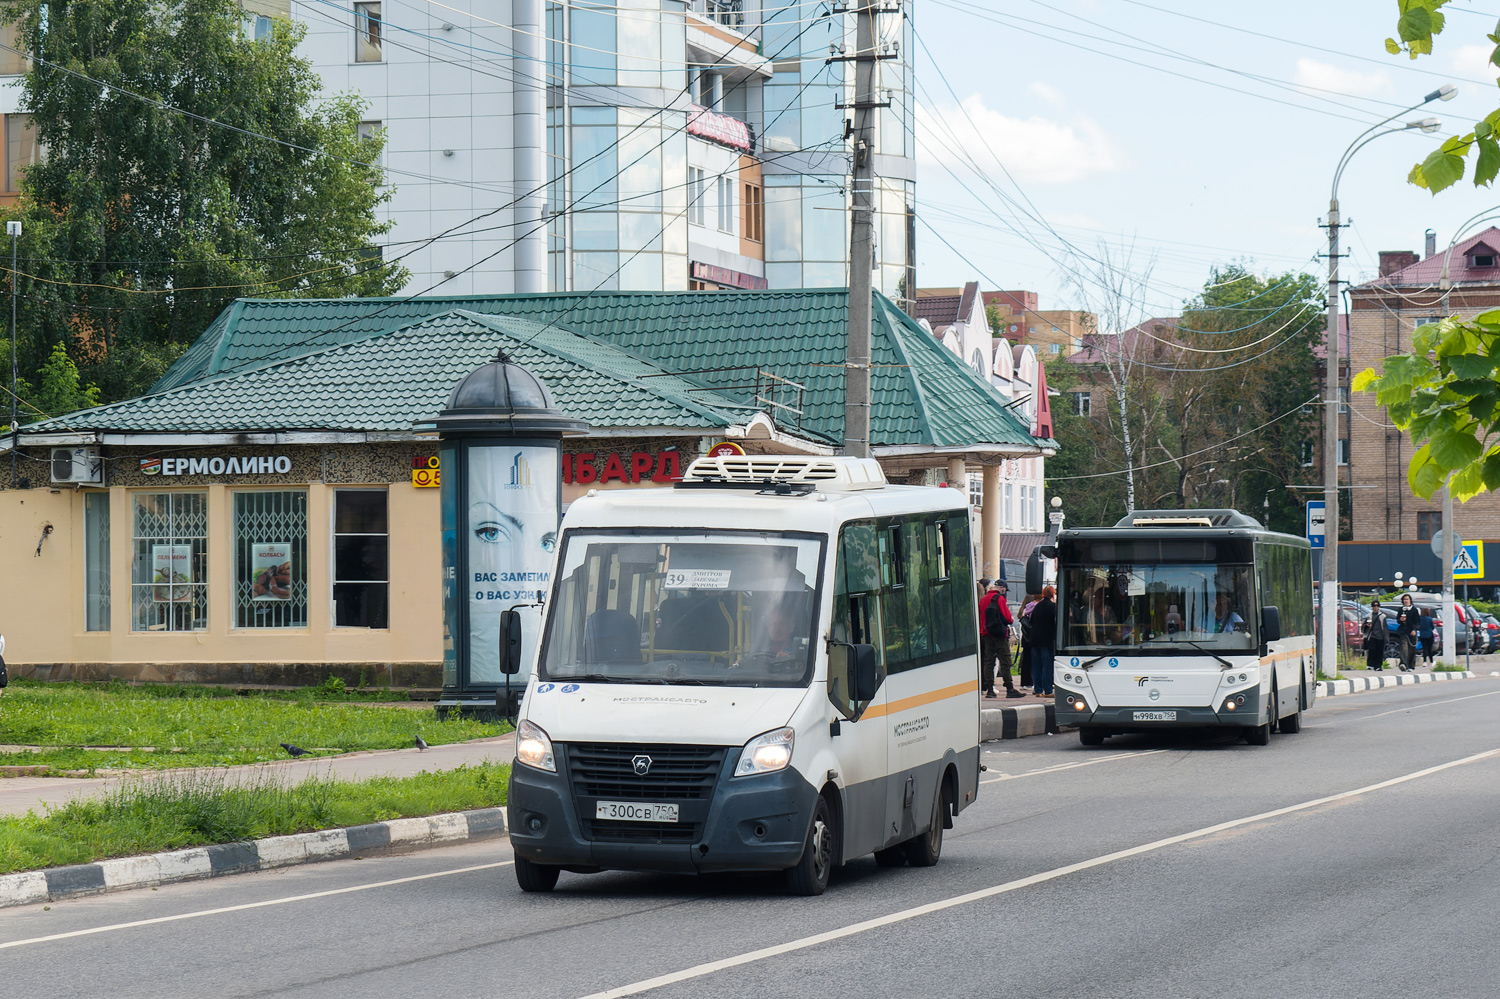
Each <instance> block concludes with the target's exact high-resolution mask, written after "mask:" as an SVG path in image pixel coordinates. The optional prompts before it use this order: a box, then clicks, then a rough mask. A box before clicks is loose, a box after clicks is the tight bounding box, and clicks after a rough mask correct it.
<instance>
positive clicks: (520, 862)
mask: <svg viewBox="0 0 1500 999" xmlns="http://www.w3.org/2000/svg"><path fill="white" fill-rule="evenodd" d="M561 873H562V868H561V867H557V866H555V865H553V864H533V863H532V862H531V861H529V860H527V859H526V858H525V857H517V858H516V884H518V885H520V886H521V890H522V891H535V892H548V891H551V890H552V889H553V888H556V887H557V876H558V875H559V874H561Z"/></svg>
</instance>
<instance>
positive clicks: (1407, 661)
mask: <svg viewBox="0 0 1500 999" xmlns="http://www.w3.org/2000/svg"><path fill="white" fill-rule="evenodd" d="M1396 637H1397V643H1396V655H1397V657H1398V658H1399V659H1400V660H1401V671H1402V672H1403V673H1404V672H1406V671H1407V670H1413V669H1416V668H1417V662H1416V660H1417V608H1416V605H1415V604H1414V603H1412V599H1411V594H1410V593H1403V594H1401V606H1400V607H1398V608H1396Z"/></svg>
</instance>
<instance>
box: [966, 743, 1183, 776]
mask: <svg viewBox="0 0 1500 999" xmlns="http://www.w3.org/2000/svg"><path fill="white" fill-rule="evenodd" d="M1165 752H1166V750H1165V749H1143V750H1140V751H1139V752H1134V753H1117V754H1115V755H1114V756H1095V757H1091V758H1090V759H1087V760H1074V761H1073V762H1071V763H1057V764H1054V765H1052V766H1050V767H1042V768H1041V769H1040V770H1028V771H1026V772H1025V773H1023V774H1000V775H999V776H998V777H989V778H986V779H985V780H982V781H980V782H979V783H981V784H995V783H998V782H999V781H1002V780H1019V779H1020V778H1022V777H1036V776H1037V775H1039V774H1055V773H1057V772H1058V771H1059V770H1072V769H1074V768H1076V767H1091V766H1093V765H1094V764H1095V763H1109V762H1112V761H1114V760H1131V759H1134V758H1136V757H1137V756H1151V755H1153V754H1155V753H1165Z"/></svg>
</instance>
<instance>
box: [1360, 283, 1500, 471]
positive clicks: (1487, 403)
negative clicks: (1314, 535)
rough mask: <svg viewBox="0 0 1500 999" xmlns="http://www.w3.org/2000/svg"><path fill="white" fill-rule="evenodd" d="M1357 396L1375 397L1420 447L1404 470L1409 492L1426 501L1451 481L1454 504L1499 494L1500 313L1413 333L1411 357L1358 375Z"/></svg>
mask: <svg viewBox="0 0 1500 999" xmlns="http://www.w3.org/2000/svg"><path fill="white" fill-rule="evenodd" d="M1354 389H1355V391H1358V392H1365V391H1373V392H1374V393H1375V400H1376V401H1377V402H1378V403H1380V405H1382V406H1385V407H1386V409H1387V411H1388V412H1389V413H1390V417H1391V422H1392V423H1394V424H1395V425H1396V426H1398V427H1400V428H1401V429H1402V430H1405V431H1406V432H1407V433H1408V434H1410V435H1411V439H1412V441H1413V443H1416V442H1421V446H1420V447H1418V448H1417V449H1416V451H1415V452H1414V453H1413V454H1412V457H1411V463H1410V465H1408V466H1407V473H1406V475H1407V481H1408V482H1409V483H1410V484H1411V489H1412V492H1414V493H1416V494H1417V495H1418V496H1421V497H1423V498H1430V497H1431V496H1432V495H1433V493H1435V492H1437V491H1438V490H1439V489H1441V488H1442V487H1443V483H1444V482H1447V481H1448V477H1449V476H1450V475H1451V476H1452V477H1453V478H1452V482H1451V486H1452V488H1453V495H1454V496H1455V497H1456V498H1457V499H1459V500H1469V499H1472V498H1473V497H1475V496H1477V495H1479V494H1480V493H1482V492H1484V491H1486V490H1491V491H1493V490H1497V489H1500V310H1496V311H1491V312H1486V313H1484V314H1483V315H1480V316H1477V317H1475V318H1474V319H1473V320H1471V321H1469V322H1464V321H1462V320H1459V319H1457V318H1449V319H1444V320H1443V321H1442V322H1439V323H1429V324H1427V325H1425V326H1419V327H1417V329H1416V331H1415V332H1413V333H1412V349H1411V353H1409V354H1397V355H1395V356H1394V357H1387V358H1386V359H1385V363H1384V369H1383V371H1382V372H1380V373H1377V372H1376V371H1375V370H1374V369H1366V370H1365V371H1363V372H1361V373H1360V374H1359V375H1357V376H1356V377H1355V379H1354Z"/></svg>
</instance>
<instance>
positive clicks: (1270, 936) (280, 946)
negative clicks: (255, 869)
mask: <svg viewBox="0 0 1500 999" xmlns="http://www.w3.org/2000/svg"><path fill="white" fill-rule="evenodd" d="M1497 721H1500V680H1495V679H1491V678H1488V677H1485V678H1482V679H1477V680H1472V681H1468V682H1463V683H1446V684H1431V685H1426V684H1424V685H1422V686H1420V687H1401V688H1393V689H1387V690H1382V691H1374V692H1370V693H1366V694H1359V695H1354V696H1346V697H1338V698H1325V699H1322V700H1320V701H1319V703H1318V704H1317V706H1316V708H1315V709H1314V710H1313V711H1312V712H1310V713H1309V714H1308V715H1307V721H1306V726H1305V728H1304V729H1303V731H1302V732H1301V733H1300V734H1297V735H1282V736H1273V738H1272V741H1271V745H1270V746H1269V747H1268V748H1264V749H1256V748H1252V747H1249V746H1245V745H1243V744H1241V743H1238V742H1230V741H1226V740H1218V741H1206V742H1205V741H1196V740H1188V739H1183V738H1169V737H1149V736H1130V737H1118V738H1113V739H1110V740H1109V741H1108V742H1106V743H1105V745H1104V747H1103V748H1102V749H1084V748H1082V747H1081V746H1080V745H1079V744H1078V741H1077V739H1076V738H1073V737H1070V736H1051V737H1037V738H1031V739H1025V740H1020V741H1017V742H1009V743H992V744H989V746H988V747H987V752H986V762H987V764H988V766H989V768H990V769H989V772H988V773H986V774H984V775H983V779H984V780H985V781H987V783H986V784H985V785H984V786H982V788H981V796H980V798H979V801H978V803H977V804H976V805H975V806H973V807H972V808H970V809H969V810H967V811H966V812H965V813H964V814H963V815H962V816H960V817H959V820H958V824H957V826H956V828H954V829H953V830H950V832H949V835H948V837H947V841H946V843H945V846H944V854H943V860H942V862H941V863H940V864H939V865H938V866H937V867H936V868H932V869H929V870H914V869H910V868H901V869H895V870H887V869H881V868H878V867H876V865H875V864H874V862H873V860H869V859H866V860H861V861H859V862H856V863H854V864H851V865H849V866H848V867H846V868H844V869H843V870H842V871H841V872H840V873H839V874H837V875H835V882H834V884H833V885H832V886H831V888H830V889H829V891H828V893H827V894H826V895H824V896H822V897H821V898H815V899H794V898H788V897H786V896H785V895H783V894H782V893H781V890H780V881H779V879H778V878H775V877H730V876H722V877H711V878H690V877H667V876H661V875H643V874H624V873H607V874H602V875H592V876H575V875H567V874H565V875H563V880H562V882H561V883H560V884H559V887H558V890H557V892H556V893H554V894H552V895H549V896H526V895H522V894H521V893H520V891H518V890H517V888H516V887H515V882H514V877H513V876H512V873H511V870H510V867H509V859H510V858H509V853H508V851H507V850H506V848H505V846H504V844H503V841H501V842H495V841H491V842H489V843H478V844H470V845H465V846H460V847H453V848H447V849H441V850H431V851H426V852H420V853H414V854H409V855H406V856H399V857H382V858H369V859H364V860H350V861H340V862H333V863H327V864H316V865H309V866H305V867H298V868H293V869H288V870H284V871H281V872H274V873H265V874H254V875H246V876H241V877H235V878H226V879H222V880H218V881H210V882H196V883H187V884H181V885H173V886H168V887H164V888H162V889H160V890H158V891H136V892H126V893H121V894H116V895H107V896H99V897H95V898H88V899H82V900H78V901H72V902H64V903H57V904H53V905H52V906H51V907H50V908H44V907H42V906H40V905H36V906H28V907H24V908H18V909H8V910H4V911H3V912H0V967H3V968H4V970H5V985H6V992H7V994H10V995H17V996H26V997H28V999H36V997H42V996H73V995H79V996H82V995H88V996H94V995H105V994H107V995H110V996H113V997H134V996H143V997H144V996H151V997H159V996H194V997H200V996H216V997H217V996H236V997H239V996H278V997H282V996H286V997H313V996H318V997H322V996H341V997H342V996H354V995H371V996H419V997H423V999H431V997H442V996H465V997H470V996H477V995H496V996H524V997H527V999H551V997H563V999H579V997H585V996H590V997H592V996H598V995H601V994H609V995H620V996H624V995H649V996H652V997H655V999H667V997H673V999H686V997H694V999H698V997H717V996H725V997H730V996H733V997H739V996H756V997H762V996H765V997H779V996H806V995H821V994H826V993H829V992H831V991H833V990H834V989H844V990H850V991H851V993H852V994H857V995H861V996H863V995H873V996H902V997H907V996H918V997H922V996H938V995H941V996H956V997H958V996H961V997H968V996H974V997H992V996H1041V997H1046V996H1057V997H1067V999H1077V997H1079V996H1101V997H1133V996H1142V997H1145V996H1151V997H1172V996H1183V997H1194V999H1199V997H1218V996H1223V997H1241V996H1246V995H1251V994H1262V995H1274V996H1308V997H1314V996H1315V997H1320V999H1322V997H1343V996H1349V997H1360V999H1375V997H1383V996H1402V997H1409V996H1438V995H1441V996H1444V997H1448V999H1453V997H1468V996H1473V997H1484V999H1491V997H1493V996H1494V995H1495V994H1496V989H1497V986H1496V980H1497V979H1496V973H1495V964H1494V958H1493V948H1492V945H1491V942H1490V941H1489V939H1488V938H1487V936H1485V935H1484V934H1485V931H1486V930H1487V928H1489V927H1492V926H1493V925H1494V914H1495V912H1496V911H1500V879H1497V878H1496V877H1495V870H1496V869H1497V868H1496V861H1497V859H1500V795H1496V794H1495V791H1494V789H1495V788H1496V787H1497V786H1500V725H1497V724H1496V723H1497ZM1476 933H1477V934H1478V935H1477V936H1476Z"/></svg>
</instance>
